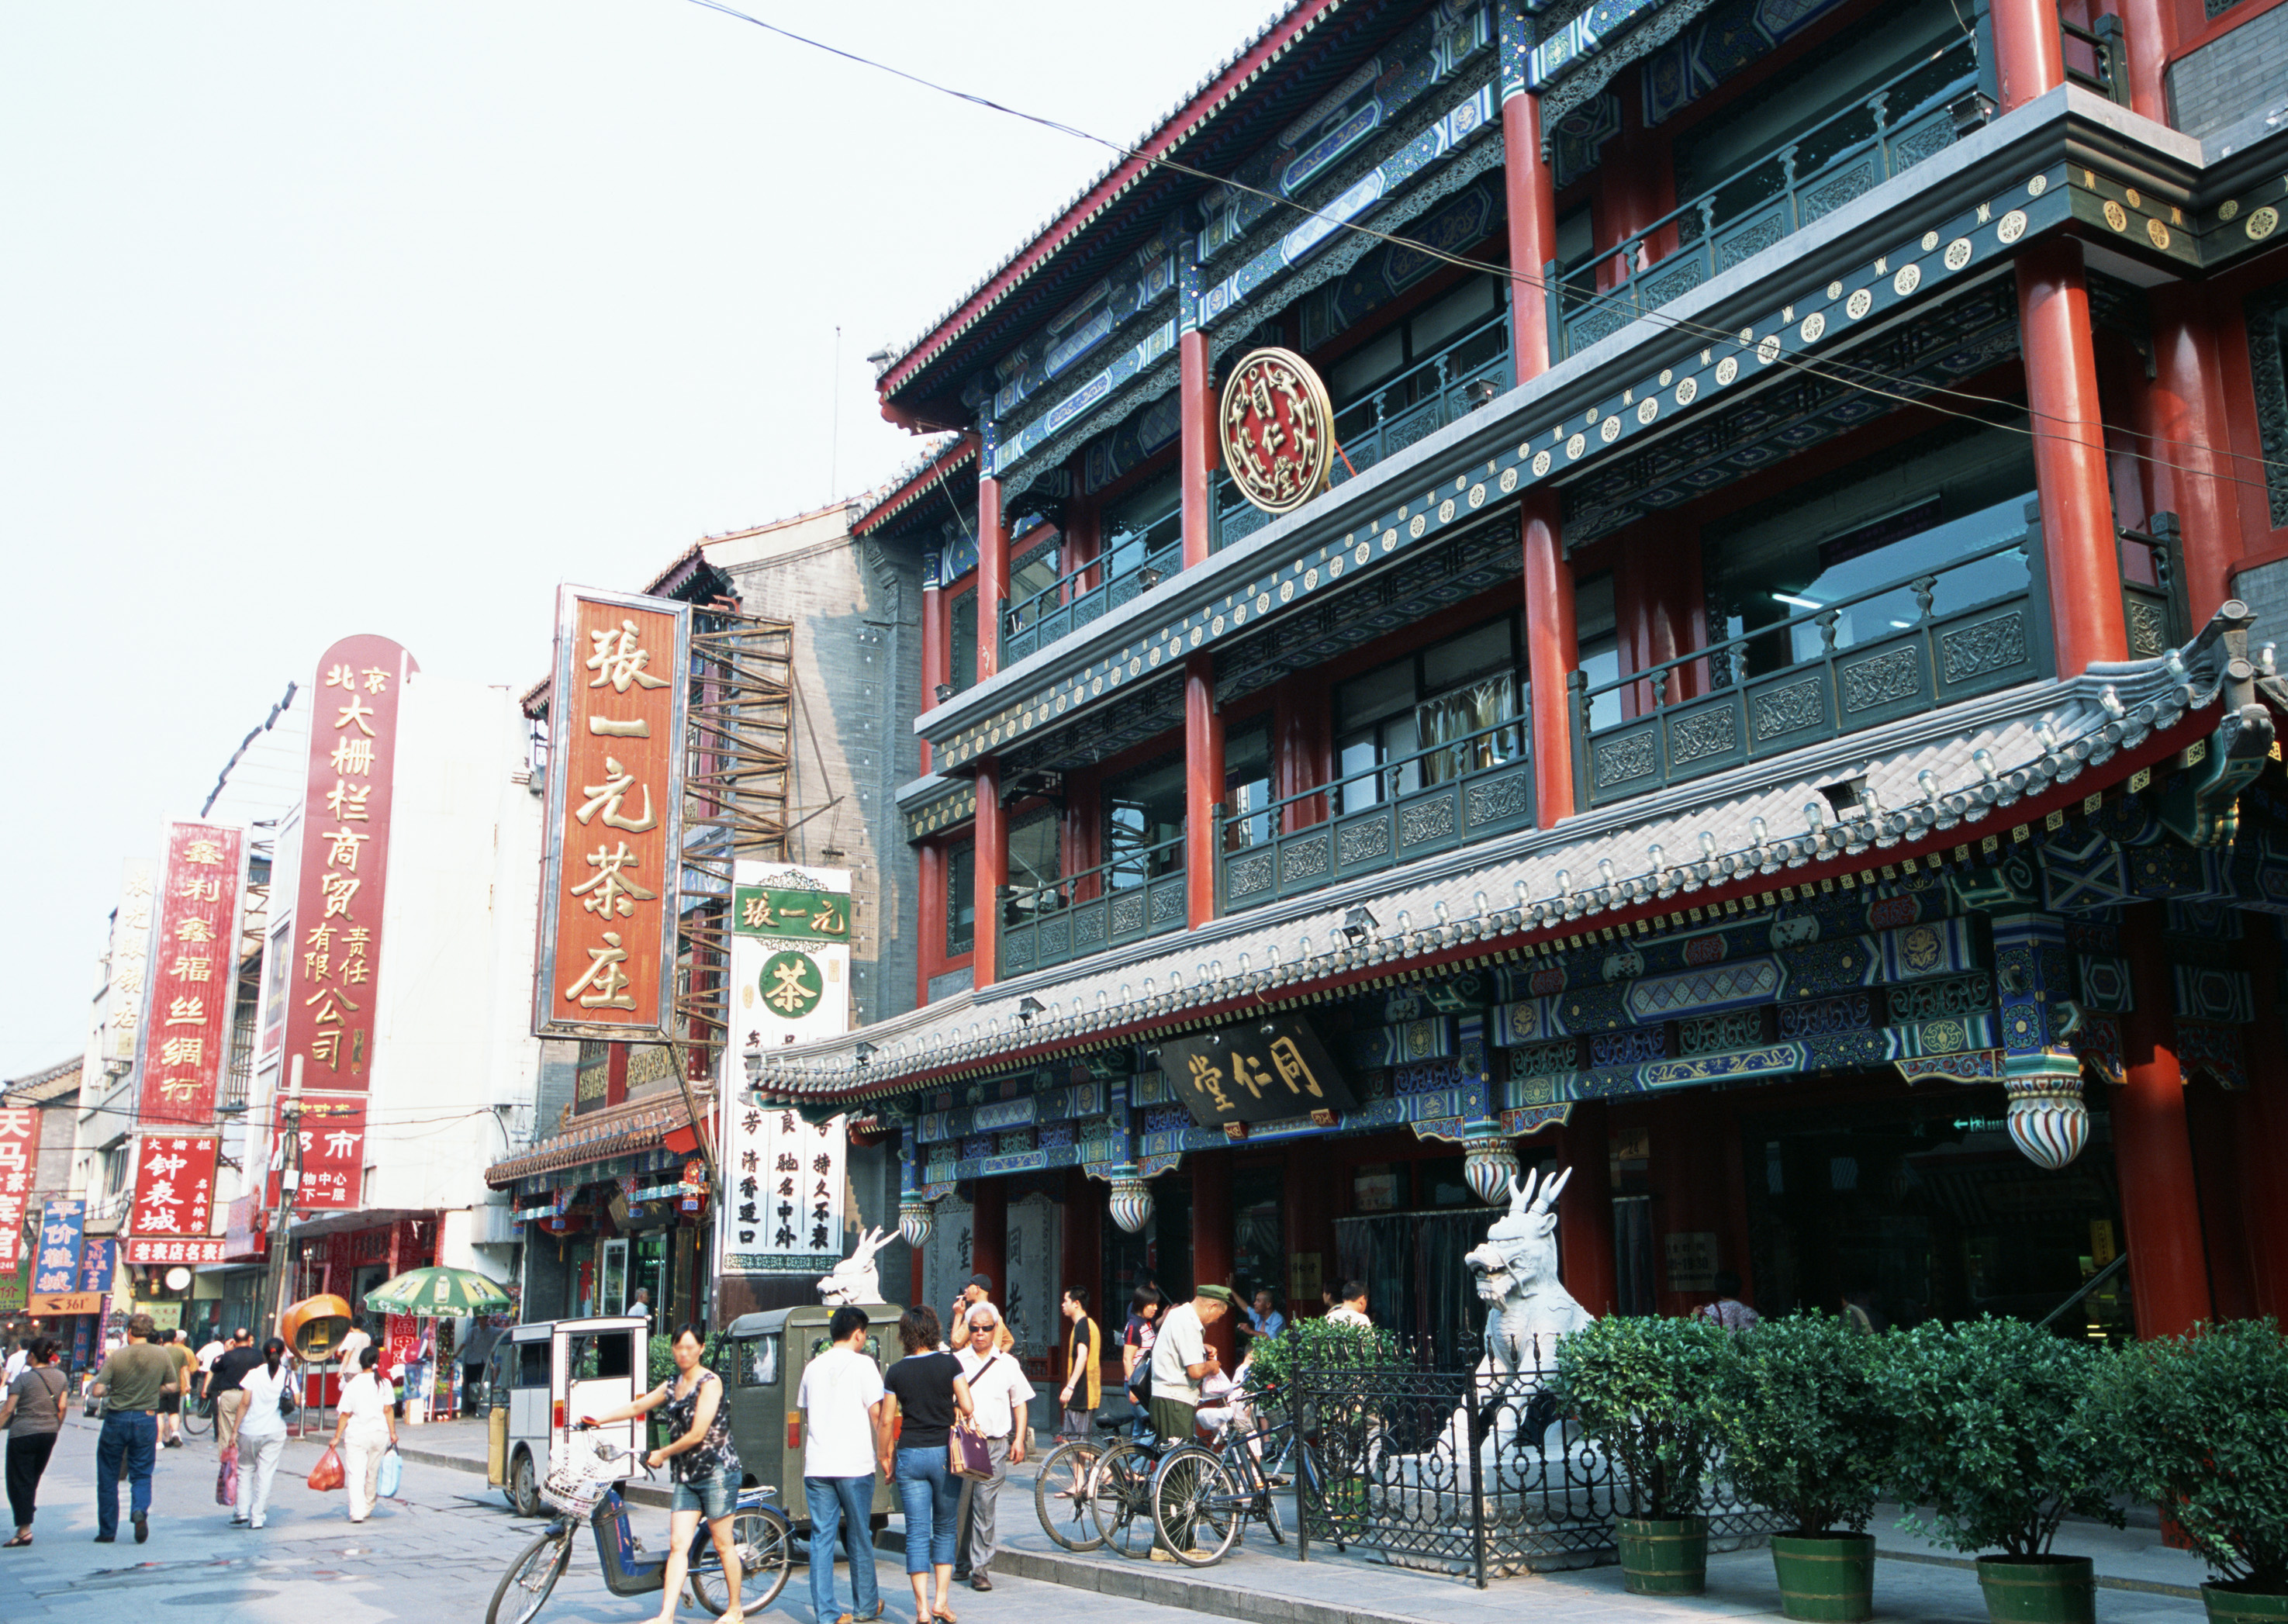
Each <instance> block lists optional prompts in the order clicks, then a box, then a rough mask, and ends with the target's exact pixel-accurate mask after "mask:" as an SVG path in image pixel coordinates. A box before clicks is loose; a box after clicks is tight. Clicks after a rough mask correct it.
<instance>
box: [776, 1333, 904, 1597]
mask: <svg viewBox="0 0 2288 1624" xmlns="http://www.w3.org/2000/svg"><path fill="white" fill-rule="evenodd" d="M869 1324H870V1322H869V1321H868V1319H867V1318H866V1313H865V1311H864V1310H862V1309H857V1308H851V1307H849V1306H847V1305H845V1306H844V1307H841V1308H838V1309H836V1310H835V1311H834V1318H833V1319H830V1320H829V1321H828V1322H827V1327H826V1334H827V1336H828V1338H829V1340H830V1341H831V1342H832V1343H834V1345H833V1346H832V1347H830V1348H829V1349H828V1350H827V1351H825V1352H823V1353H822V1354H820V1355H819V1356H818V1357H817V1358H816V1359H813V1360H811V1361H810V1363H809V1365H808V1366H807V1367H805V1369H804V1370H803V1373H802V1386H801V1389H800V1390H798V1393H797V1394H796V1397H795V1403H796V1405H797V1406H798V1408H800V1409H801V1410H802V1412H803V1417H804V1421H803V1431H802V1491H803V1495H804V1497H805V1498H806V1500H807V1501H809V1502H810V1615H811V1617H812V1618H813V1619H814V1620H817V1624H848V1621H850V1620H869V1619H878V1618H880V1617H881V1616H882V1596H881V1591H880V1590H879V1589H878V1588H877V1586H876V1584H875V1580H874V1545H873V1540H874V1530H873V1514H874V1462H876V1461H877V1460H878V1459H879V1458H880V1457H881V1456H882V1455H884V1454H886V1453H888V1450H889V1426H890V1406H889V1400H888V1398H887V1396H886V1393H885V1391H884V1390H883V1387H882V1367H880V1366H879V1365H878V1364H876V1363H875V1362H874V1360H873V1359H871V1358H870V1357H869V1356H868V1354H867V1352H866V1333H867V1329H868V1327H869ZM837 1532H839V1533H840V1534H841V1536H842V1547H843V1550H844V1551H845V1553H846V1555H847V1556H848V1557H849V1559H850V1589H851V1603H852V1605H853V1607H854V1609H855V1611H854V1612H843V1611H842V1610H841V1608H840V1606H839V1605H838V1604H837V1603H836V1602H835V1599H834V1538H835V1534H836V1533H837Z"/></svg>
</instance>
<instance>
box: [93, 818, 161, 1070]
mask: <svg viewBox="0 0 2288 1624" xmlns="http://www.w3.org/2000/svg"><path fill="white" fill-rule="evenodd" d="M156 883H157V879H156V874H155V865H154V864H153V863H152V861H151V860H150V859H149V858H147V857H136V858H130V859H129V860H128V861H127V864H126V867H125V870H124V872H123V873H122V874H121V875H120V879H119V911H118V912H117V913H115V915H112V923H111V985H110V986H109V987H108V989H107V991H106V992H105V994H104V1010H103V1058H104V1059H106V1060H107V1061H114V1062H124V1063H126V1064H128V1065H133V1064H134V1061H135V1035H136V1034H137V1033H138V1032H139V1031H141V1030H142V1026H143V977H144V973H145V970H146V966H147V963H148V961H149V958H150V953H151V905H152V903H153V901H154V900H155V899H154V898H153V896H152V894H151V893H152V889H153V887H154V886H155V884H156Z"/></svg>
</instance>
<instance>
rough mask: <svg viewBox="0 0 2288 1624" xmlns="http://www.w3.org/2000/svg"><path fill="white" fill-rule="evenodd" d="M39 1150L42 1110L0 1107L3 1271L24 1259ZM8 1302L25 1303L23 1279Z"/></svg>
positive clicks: (0, 1266) (17, 1305)
mask: <svg viewBox="0 0 2288 1624" xmlns="http://www.w3.org/2000/svg"><path fill="white" fill-rule="evenodd" d="M39 1154H40V1113H38V1112H36V1111H0V1273H7V1272H13V1271H15V1270H16V1265H17V1264H20V1263H21V1262H22V1261H23V1260H24V1212H25V1208H27V1207H28V1206H29V1205H30V1202H31V1199H32V1175H33V1172H34V1170H35V1169H34V1164H35V1163H36V1161H38V1159H39ZM8 1306H11V1307H15V1308H20V1307H22V1306H23V1297H22V1295H21V1286H20V1284H19V1289H18V1293H17V1295H16V1298H15V1301H14V1302H13V1303H10V1304H8Z"/></svg>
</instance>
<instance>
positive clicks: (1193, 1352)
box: [1152, 1286, 1236, 1444]
mask: <svg viewBox="0 0 2288 1624" xmlns="http://www.w3.org/2000/svg"><path fill="white" fill-rule="evenodd" d="M1235 1302H1236V1299H1235V1297H1234V1296H1233V1295H1232V1291H1231V1287H1228V1286H1202V1287H1197V1288H1196V1289H1195V1290H1194V1291H1193V1293H1192V1300H1191V1301H1190V1302H1188V1303H1177V1304H1176V1306H1175V1307H1173V1308H1172V1309H1170V1310H1169V1311H1167V1312H1166V1313H1164V1314H1163V1315H1161V1316H1160V1337H1159V1340H1158V1341H1156V1342H1155V1343H1153V1344H1152V1430H1153V1431H1155V1432H1156V1433H1158V1434H1159V1435H1160V1438H1161V1440H1162V1441H1163V1442H1164V1443H1169V1444H1188V1443H1190V1442H1191V1441H1192V1434H1193V1431H1194V1424H1193V1423H1194V1422H1195V1421H1196V1419H1197V1417H1198V1414H1199V1407H1200V1383H1201V1382H1203V1381H1204V1380H1206V1379H1207V1378H1208V1377H1210V1376H1212V1375H1216V1374H1219V1373H1220V1372H1221V1371H1222V1369H1223V1358H1222V1356H1221V1355H1220V1354H1219V1353H1217V1351H1215V1350H1214V1349H1213V1348H1211V1347H1209V1346H1208V1338H1207V1328H1208V1327H1210V1326H1212V1325H1213V1324H1214V1323H1215V1322H1216V1321H1217V1320H1219V1319H1222V1318H1223V1317H1224V1316H1225V1315H1226V1314H1227V1313H1229V1312H1230V1311H1231V1310H1232V1307H1233V1305H1234V1303H1235Z"/></svg>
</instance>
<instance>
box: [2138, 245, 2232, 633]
mask: <svg viewBox="0 0 2288 1624" xmlns="http://www.w3.org/2000/svg"><path fill="white" fill-rule="evenodd" d="M2147 297H2148V301H2149V303H2148V308H2149V310H2150V312H2151V314H2152V322H2153V381H2152V382H2151V383H2150V384H2148V385H2147V386H2146V390H2145V396H2146V416H2147V423H2146V430H2147V432H2148V433H2149V435H2150V436H2151V438H2152V444H2151V445H2150V446H2149V448H2148V449H2149V451H2150V452H2151V454H2152V456H2153V457H2154V459H2155V460H2154V462H2152V463H2149V464H2148V466H2149V467H2150V468H2151V469H2152V471H2153V479H2154V484H2155V487H2156V488H2155V492H2154V502H2153V506H2154V509H2155V511H2158V512H2171V513H2174V514H2175V515H2176V516H2177V519H2178V522H2179V523H2180V524H2181V526H2182V527H2183V528H2184V544H2185V576H2186V580H2185V587H2186V601H2187V604H2188V605H2189V607H2190V609H2191V612H2192V613H2191V618H2192V624H2193V626H2195V627H2198V626H2199V625H2201V624H2202V623H2203V622H2205V621H2206V620H2207V619H2208V617H2209V616H2210V615H2212V614H2215V613H2216V610H2217V606H2218V605H2220V604H2221V603H2222V602H2224V600H2225V599H2226V598H2229V597H2231V596H2232V591H2231V587H2232V581H2231V576H2230V570H2231V567H2232V562H2233V560H2234V558H2236V557H2237V556H2238V554H2239V551H2240V548H2239V537H2238V535H2237V530H2236V526H2235V525H2234V523H2233V511H2232V510H2233V505H2234V504H2233V503H2231V502H2230V501H2229V500H2228V497H2227V495H2226V491H2225V487H2224V485H2223V483H2222V481H2221V479H2220V474H2221V471H2220V469H2219V468H2218V467H2217V465H2216V459H2215V457H2214V456H2213V453H2212V451H2211V448H2212V447H2215V446H2222V445H2226V444H2228V434H2227V431H2226V428H2225V420H2224V408H2223V404H2222V402H2221V401H2220V400H2219V399H2218V396H2217V379H2218V377H2219V376H2220V371H2219V368H2220V364H2221V362H2220V357H2219V355H2218V353H2217V332H2216V325H2215V322H2214V321H2213V319H2212V318H2211V316H2210V314H2209V306H2210V305H2211V304H2213V300H2212V299H2211V298H2210V297H2208V295H2207V294H2206V290H2205V289H2201V288H2197V287H2196V286H2195V285H2194V284H2192V283H2189V282H2172V283H2170V284H2169V285H2167V286H2166V287H2161V288H2156V289H2153V290H2152V292H2151V293H2150V294H2149V295H2148V296H2147Z"/></svg>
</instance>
